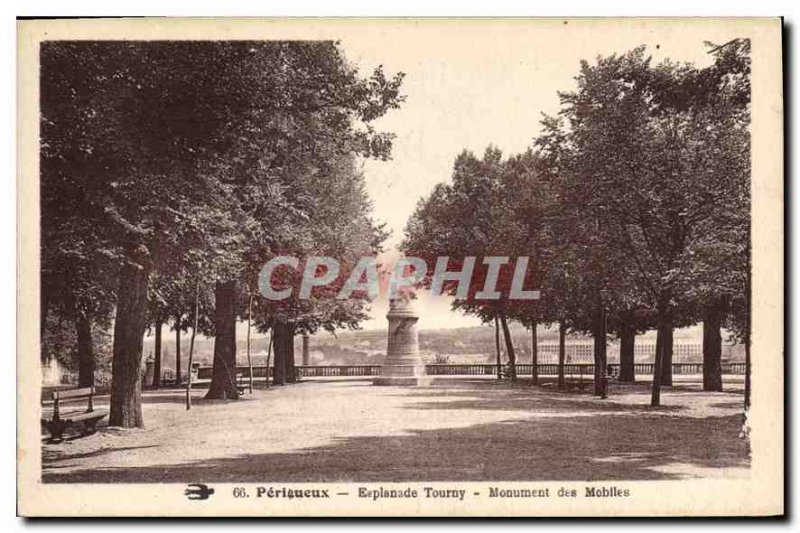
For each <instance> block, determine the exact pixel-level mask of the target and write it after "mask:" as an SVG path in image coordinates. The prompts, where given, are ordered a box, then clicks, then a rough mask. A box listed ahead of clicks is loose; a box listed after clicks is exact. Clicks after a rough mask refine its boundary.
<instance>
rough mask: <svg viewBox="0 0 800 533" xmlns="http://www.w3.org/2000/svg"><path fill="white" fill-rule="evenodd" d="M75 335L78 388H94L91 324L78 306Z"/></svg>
mask: <svg viewBox="0 0 800 533" xmlns="http://www.w3.org/2000/svg"><path fill="white" fill-rule="evenodd" d="M75 333H76V336H77V345H78V346H77V348H78V387H94V369H95V361H94V349H93V346H92V344H93V343H92V322H91V320H89V318H88V317H87V313H86V312H85V310H83V309H81V306H80V305H78V309H77V313H76V314H75Z"/></svg>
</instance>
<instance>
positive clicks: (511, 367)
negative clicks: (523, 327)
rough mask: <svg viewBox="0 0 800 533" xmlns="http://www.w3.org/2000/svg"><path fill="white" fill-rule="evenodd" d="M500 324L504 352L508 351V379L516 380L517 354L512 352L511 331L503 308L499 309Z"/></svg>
mask: <svg viewBox="0 0 800 533" xmlns="http://www.w3.org/2000/svg"><path fill="white" fill-rule="evenodd" d="M500 325H501V326H502V327H503V337H504V338H505V341H506V352H508V379H510V380H511V381H517V355H516V353H514V342H513V340H512V339H511V331H509V329H508V319H507V318H506V313H505V311H504V310H502V309H501V310H500Z"/></svg>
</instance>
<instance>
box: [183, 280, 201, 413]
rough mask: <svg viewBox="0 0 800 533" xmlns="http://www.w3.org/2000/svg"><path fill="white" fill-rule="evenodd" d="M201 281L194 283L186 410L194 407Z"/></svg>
mask: <svg viewBox="0 0 800 533" xmlns="http://www.w3.org/2000/svg"><path fill="white" fill-rule="evenodd" d="M199 315H200V282H199V281H195V283H194V322H193V324H192V338H191V339H190V340H189V361H188V362H187V366H188V368H189V371H188V372H187V373H186V410H187V411H188V410H189V409H191V408H192V378H194V375H193V374H192V365H193V364H194V338H195V337H196V336H197V323H198V322H199V320H200V316H199Z"/></svg>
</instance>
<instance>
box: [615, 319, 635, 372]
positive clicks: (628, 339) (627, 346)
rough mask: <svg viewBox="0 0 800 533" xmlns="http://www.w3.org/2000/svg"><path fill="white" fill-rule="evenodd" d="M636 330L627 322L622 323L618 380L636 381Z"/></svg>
mask: <svg viewBox="0 0 800 533" xmlns="http://www.w3.org/2000/svg"><path fill="white" fill-rule="evenodd" d="M635 352H636V330H634V329H633V328H632V327H630V326H629V325H627V324H623V325H622V331H621V332H620V336H619V381H620V382H622V383H634V382H635V381H636V361H635V357H634V356H635Z"/></svg>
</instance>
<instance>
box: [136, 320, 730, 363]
mask: <svg viewBox="0 0 800 533" xmlns="http://www.w3.org/2000/svg"><path fill="white" fill-rule="evenodd" d="M511 332H512V338H513V339H514V347H515V350H516V351H517V356H518V360H519V361H520V362H523V363H524V362H528V361H530V353H531V338H530V331H529V330H526V329H525V328H523V327H521V326H519V325H514V326H512V327H511ZM164 333H165V335H164V338H163V339H162V350H163V351H162V357H163V366H164V368H174V365H175V340H174V334H171V335H167V334H166V333H167V332H166V331H165V332H164ZM170 333H172V332H170ZM538 337H539V361H540V362H542V363H545V362H555V361H556V359H557V353H558V352H557V343H558V333H557V331H555V330H549V329H546V328H543V327H542V328H539V332H538ZM701 342H702V339H701V338H700V337H698V336H697V329H696V328H695V329H691V330H677V331H676V332H675V345H676V353H675V361H676V362H680V361H687V362H690V361H691V362H695V361H696V362H699V361H700V360H702V353H701V351H700V344H701ZM636 343H637V350H636V357H637V360H640V361H643V362H644V361H651V360H652V355H653V353H654V349H655V346H654V345H655V335H654V334H652V333H650V334H647V335H640V336H639V337H637V340H636ZM419 345H420V352H421V354H422V356H423V358H424V359H425V360H426V361H429V362H433V361H434V360H435V358H436V357H437V356H439V359H440V360H447V361H449V362H451V363H459V362H463V363H482V362H494V361H495V357H496V356H495V338H494V328H493V327H491V326H479V327H467V328H455V329H432V330H422V331H420V333H419ZM567 345H568V348H567V357H568V360H569V361H571V362H584V361H585V362H590V361H591V358H592V355H591V353H592V348H591V346H592V340H591V337H588V336H583V335H569V336H568V337H567ZM237 346H238V355H239V361H240V363H242V364H243V363H245V361H246V357H245V354H246V341H245V339H244V338H239V339H238V342H237ZM309 346H310V350H309V352H310V356H311V364H316V365H343V364H380V363H382V362H383V359H384V357H385V355H386V331H385V330H383V331H381V330H369V331H343V332H337V334H336V335H332V334H329V333H321V334H317V335H314V336H312V337H311V339H310V343H309ZM268 347H269V336H258V337H253V338H252V340H251V354H252V359H253V363H254V364H264V363H265V361H266V353H267V349H268ZM608 350H609V361H611V362H614V361H617V360H618V357H619V346H618V345H617V344H616V343H615V342H611V343H609V348H608ZM501 351H502V352H503V353H505V347H504V346H503V345H502V339H501ZM152 353H153V337H148V338H146V339H145V343H144V355H145V358H147V357H148V356H150V355H152ZM188 353H189V335H183V336H182V338H181V355H182V357H181V360H182V361H183V364H184V368H185V365H186V360H187V356H188ZM213 355H214V340H213V339H208V338H205V337H198V338H197V339H196V340H195V360H197V361H199V362H200V363H201V364H204V365H208V364H211V362H212V360H213ZM295 356H296V358H297V362H298V364H299V363H300V362H301V340H300V338H299V337H298V338H296V339H295ZM723 357H725V358H728V359H730V360H733V361H739V360H743V359H744V352H743V350H742V348H741V346H727V345H726V346H724V347H723Z"/></svg>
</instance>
